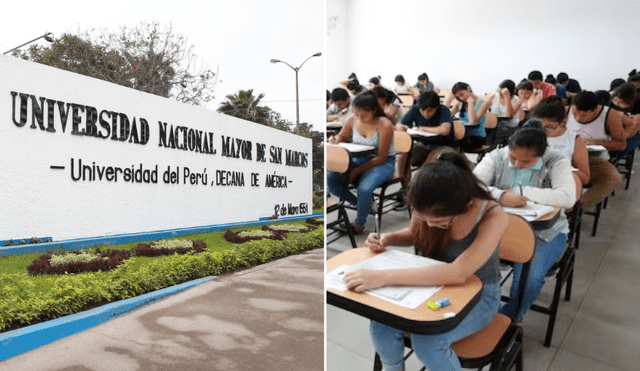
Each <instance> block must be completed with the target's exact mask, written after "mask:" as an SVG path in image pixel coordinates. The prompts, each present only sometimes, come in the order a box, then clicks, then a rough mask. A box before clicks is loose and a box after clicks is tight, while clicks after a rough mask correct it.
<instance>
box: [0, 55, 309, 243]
mask: <svg viewBox="0 0 640 371" xmlns="http://www.w3.org/2000/svg"><path fill="white" fill-rule="evenodd" d="M197 135H198V136H197ZM0 138H2V145H1V146H0V159H1V160H0V161H1V162H2V166H0V240H8V239H16V238H29V237H33V236H38V237H44V236H47V237H52V238H53V239H54V241H58V240H64V239H72V238H81V237H97V236H110V235H118V234H127V233H140V232H152V231H161V230H168V229H179V228H189V227H200V226H211V225H219V224H226V223H235V222H250V221H258V220H260V219H264V218H266V219H268V218H269V217H270V216H272V215H274V214H275V213H276V212H277V214H278V216H279V217H284V216H293V215H305V214H310V213H311V205H312V200H311V199H312V165H311V164H312V158H311V156H312V148H311V146H312V141H311V140H310V139H307V138H303V137H299V136H296V135H293V134H290V133H285V132H282V131H279V130H275V129H271V128H268V127H266V126H263V125H258V124H255V123H252V122H248V121H244V120H240V119H237V118H234V117H230V116H226V115H223V114H220V113H217V112H213V111H209V110H206V109H202V108H199V107H195V106H190V105H186V104H182V103H179V102H176V101H173V100H170V99H166V98H162V97H158V96H154V95H151V94H146V93H142V92H140V91H136V90H133V89H129V88H125V87H122V86H119V85H115V84H111V83H107V82H105V81H102V80H97V79H92V78H88V77H85V76H81V75H78V74H74V73H70V72H66V71H62V70H59V69H55V68H52V67H48V66H44V65H40V64H36V63H32V62H26V61H23V60H20V59H17V58H13V57H8V56H0ZM226 144H228V146H227V145H226ZM260 149H263V151H262V152H261V151H260ZM288 154H291V156H288ZM127 174H128V175H127ZM268 178H272V180H273V181H268Z"/></svg>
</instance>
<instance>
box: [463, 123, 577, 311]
mask: <svg viewBox="0 0 640 371" xmlns="http://www.w3.org/2000/svg"><path fill="white" fill-rule="evenodd" d="M473 173H474V174H475V175H476V176H477V177H478V179H480V180H481V181H482V182H484V183H485V184H486V185H487V186H489V190H490V191H491V193H492V195H493V197H494V198H495V199H496V200H498V201H499V202H500V203H501V204H502V205H504V206H509V207H522V206H524V205H525V204H526V202H527V201H528V200H531V201H534V202H537V203H541V204H546V205H552V206H558V207H561V208H570V207H572V206H573V204H574V203H575V201H576V185H575V181H574V178H573V175H572V173H571V164H570V161H569V159H568V158H567V157H565V156H564V155H563V154H562V153H560V152H556V151H554V150H551V149H549V148H547V137H546V134H545V132H544V130H542V129H541V128H540V127H539V126H538V127H535V126H534V127H532V126H529V127H523V128H521V129H518V130H517V131H516V132H515V133H514V134H513V135H512V136H511V138H510V139H509V146H508V147H504V148H500V149H497V150H495V151H492V152H490V153H488V154H487V155H485V156H484V157H483V158H482V160H481V161H480V163H478V165H477V166H476V167H475V168H474V169H473ZM568 232H569V222H568V221H567V217H566V216H565V215H564V212H560V215H559V217H558V218H557V219H556V221H555V222H554V223H553V224H552V225H551V226H549V227H548V228H546V229H541V230H536V248H535V253H534V254H533V259H532V260H531V270H530V271H529V277H528V282H527V283H526V287H525V294H524V297H523V299H522V307H521V308H520V313H519V314H518V319H519V320H522V318H523V316H524V315H525V313H526V312H527V310H528V309H529V308H530V307H531V305H532V304H533V302H534V301H535V300H536V297H537V296H538V294H539V293H540V290H541V289H542V286H543V285H544V277H545V276H546V274H547V271H548V270H549V268H551V266H552V265H553V264H554V263H555V262H556V261H557V260H558V259H559V258H560V256H561V255H562V252H563V251H564V246H565V244H566V242H567V234H568ZM521 270H522V265H521V264H516V265H515V266H514V275H513V283H512V286H511V295H510V299H509V302H508V303H507V304H506V305H504V306H503V307H502V309H501V312H502V313H504V314H506V315H508V316H511V315H513V314H514V313H513V312H514V310H515V307H516V303H517V294H518V285H519V280H520V273H521Z"/></svg>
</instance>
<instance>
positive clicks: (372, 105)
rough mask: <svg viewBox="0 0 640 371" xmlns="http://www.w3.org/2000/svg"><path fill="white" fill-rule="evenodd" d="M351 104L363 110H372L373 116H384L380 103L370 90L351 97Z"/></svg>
mask: <svg viewBox="0 0 640 371" xmlns="http://www.w3.org/2000/svg"><path fill="white" fill-rule="evenodd" d="M353 106H354V107H357V108H360V109H363V110H365V111H370V112H373V116H375V117H386V115H385V114H384V111H383V110H382V107H380V103H378V98H377V97H376V95H375V94H374V93H373V92H372V91H370V90H367V91H364V92H362V93H360V94H358V95H356V97H355V98H353Z"/></svg>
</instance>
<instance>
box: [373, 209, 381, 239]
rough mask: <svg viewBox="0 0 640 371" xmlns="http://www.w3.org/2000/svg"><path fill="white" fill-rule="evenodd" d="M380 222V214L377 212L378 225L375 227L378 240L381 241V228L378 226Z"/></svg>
mask: <svg viewBox="0 0 640 371" xmlns="http://www.w3.org/2000/svg"><path fill="white" fill-rule="evenodd" d="M379 222H380V216H379V215H378V214H376V225H375V227H374V228H375V232H376V236H377V237H378V241H380V228H379V227H378V223H379Z"/></svg>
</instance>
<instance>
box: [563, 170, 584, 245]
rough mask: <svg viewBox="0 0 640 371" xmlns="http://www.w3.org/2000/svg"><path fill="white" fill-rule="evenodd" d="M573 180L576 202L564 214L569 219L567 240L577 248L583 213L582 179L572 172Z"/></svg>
mask: <svg viewBox="0 0 640 371" xmlns="http://www.w3.org/2000/svg"><path fill="white" fill-rule="evenodd" d="M573 180H574V181H575V182H576V197H577V200H576V203H575V204H573V207H572V208H571V209H568V210H566V211H565V215H566V216H567V219H568V220H569V234H568V236H567V241H568V242H569V244H570V245H572V246H573V248H574V249H576V250H578V249H579V248H580V232H581V230H582V214H583V213H584V209H583V208H582V201H581V200H580V199H581V198H582V181H581V180H580V178H578V176H577V175H576V174H575V173H574V174H573Z"/></svg>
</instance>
